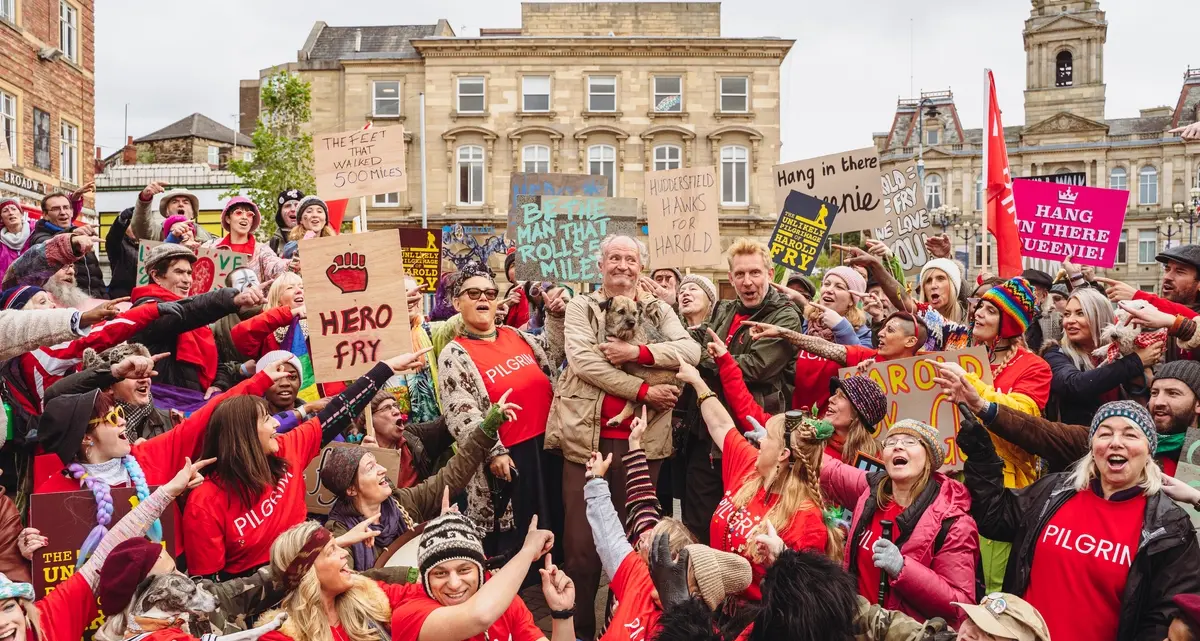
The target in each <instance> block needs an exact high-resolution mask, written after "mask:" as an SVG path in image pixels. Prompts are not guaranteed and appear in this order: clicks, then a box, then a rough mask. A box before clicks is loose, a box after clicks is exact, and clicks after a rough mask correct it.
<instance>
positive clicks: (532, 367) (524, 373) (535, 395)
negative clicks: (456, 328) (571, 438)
mask: <svg viewBox="0 0 1200 641" xmlns="http://www.w3.org/2000/svg"><path fill="white" fill-rule="evenodd" d="M455 341H456V342H457V343H458V344H459V345H461V346H462V348H463V349H465V350H467V354H469V355H470V356H471V360H472V361H473V362H474V363H475V367H476V368H478V369H479V375H480V376H482V377H483V385H484V387H485V388H486V389H487V393H488V398H490V399H491V400H492V402H493V403H496V402H498V401H499V400H500V397H501V396H504V393H505V392H507V391H508V390H509V389H511V390H512V393H511V394H509V395H508V402H509V403H513V404H515V405H518V406H520V408H521V409H520V410H517V420H515V421H508V422H506V423H505V424H504V425H502V426H500V442H501V443H503V444H504V446H505V447H512V446H514V445H516V444H518V443H524V442H525V441H528V440H529V439H531V438H533V437H535V436H539V435H541V434H545V433H546V423H547V422H548V421H549V420H550V401H551V400H553V398H554V389H553V388H552V387H551V386H550V379H549V378H547V377H546V374H545V373H544V372H542V368H541V366H540V365H538V362H537V358H536V357H535V356H534V355H533V348H531V347H530V346H529V343H526V342H525V339H524V338H521V335H520V334H519V333H517V331H516V330H514V329H513V328H511V327H497V328H496V340H494V341H484V340H478V339H474V338H467V337H459V338H457V339H455Z"/></svg>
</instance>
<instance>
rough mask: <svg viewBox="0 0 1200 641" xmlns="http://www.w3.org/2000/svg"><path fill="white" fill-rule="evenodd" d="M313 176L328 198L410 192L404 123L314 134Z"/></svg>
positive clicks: (318, 189)
mask: <svg viewBox="0 0 1200 641" xmlns="http://www.w3.org/2000/svg"><path fill="white" fill-rule="evenodd" d="M313 176H314V177H315V178H316V183H317V193H318V194H321V197H322V198H324V199H325V200H338V199H341V198H354V197H357V196H374V195H375V194H387V193H391V192H395V191H408V172H406V171H405V169H404V125H392V126H391V127H372V128H370V129H354V130H352V131H343V132H341V133H336V134H319V135H315V136H313Z"/></svg>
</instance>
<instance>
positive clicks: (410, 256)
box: [400, 227, 442, 294]
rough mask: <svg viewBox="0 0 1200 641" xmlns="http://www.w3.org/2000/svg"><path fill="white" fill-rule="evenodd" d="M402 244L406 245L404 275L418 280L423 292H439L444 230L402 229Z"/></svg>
mask: <svg viewBox="0 0 1200 641" xmlns="http://www.w3.org/2000/svg"><path fill="white" fill-rule="evenodd" d="M400 243H401V244H403V245H404V273H406V274H408V275H409V276H412V277H413V278H415V279H417V285H418V286H419V287H420V288H421V291H422V292H425V293H428V294H432V293H433V292H435V291H437V283H438V276H440V275H441V272H442V230H440V229H425V228H422V227H417V228H404V227H401V228H400Z"/></svg>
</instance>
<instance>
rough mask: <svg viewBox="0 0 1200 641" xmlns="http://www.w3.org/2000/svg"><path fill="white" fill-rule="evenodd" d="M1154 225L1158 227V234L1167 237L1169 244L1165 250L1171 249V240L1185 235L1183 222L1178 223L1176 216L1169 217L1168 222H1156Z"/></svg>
mask: <svg viewBox="0 0 1200 641" xmlns="http://www.w3.org/2000/svg"><path fill="white" fill-rule="evenodd" d="M1154 224H1155V225H1156V226H1157V227H1158V233H1159V234H1160V235H1162V236H1166V237H1167V244H1166V246H1165V247H1163V249H1169V248H1170V247H1171V239H1172V238H1174V237H1175V236H1180V235H1182V234H1183V223H1182V221H1178V222H1177V221H1176V220H1175V217H1174V216H1167V220H1166V221H1162V220H1155V221H1154Z"/></svg>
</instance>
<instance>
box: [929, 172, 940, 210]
mask: <svg viewBox="0 0 1200 641" xmlns="http://www.w3.org/2000/svg"><path fill="white" fill-rule="evenodd" d="M941 206H942V177H941V176H939V175H937V174H925V209H928V210H929V211H933V210H935V209H937V208H938V207H941Z"/></svg>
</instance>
